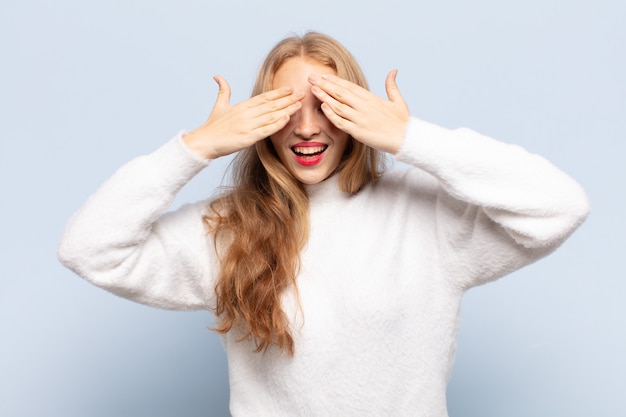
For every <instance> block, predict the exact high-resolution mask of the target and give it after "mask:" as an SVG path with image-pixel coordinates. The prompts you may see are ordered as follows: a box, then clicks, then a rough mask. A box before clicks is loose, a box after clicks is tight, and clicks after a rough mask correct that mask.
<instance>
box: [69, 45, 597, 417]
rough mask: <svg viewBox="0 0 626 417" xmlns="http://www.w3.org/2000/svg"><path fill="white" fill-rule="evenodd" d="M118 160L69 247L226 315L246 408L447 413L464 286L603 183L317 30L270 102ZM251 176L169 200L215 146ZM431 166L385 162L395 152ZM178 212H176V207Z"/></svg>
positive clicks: (548, 241) (146, 295)
mask: <svg viewBox="0 0 626 417" xmlns="http://www.w3.org/2000/svg"><path fill="white" fill-rule="evenodd" d="M215 79H216V81H217V83H218V85H219V92H218V95H217V100H216V102H215V105H214V107H213V110H212V112H211V115H210V116H209V118H208V120H207V121H206V122H205V123H204V124H203V125H202V126H200V127H199V128H198V129H196V130H193V131H191V132H189V133H184V132H182V133H180V134H178V135H177V136H176V137H175V138H173V139H172V140H171V141H170V142H168V143H166V144H165V145H163V146H162V147H161V148H159V149H157V150H156V151H154V152H153V153H151V154H149V155H146V156H143V157H140V158H137V159H135V160H133V161H131V162H129V163H128V164H126V165H125V166H123V167H122V168H121V169H120V170H119V171H118V172H116V173H115V174H114V175H113V177H112V178H110V179H109V180H108V181H107V182H106V183H105V184H104V185H103V186H102V187H101V188H100V189H99V190H98V191H97V192H96V193H95V194H94V195H93V196H92V197H91V198H90V199H89V200H88V201H87V203H86V204H85V205H84V207H83V208H82V209H81V210H79V211H78V212H77V213H76V214H75V215H74V217H73V218H72V219H71V221H70V223H69V225H68V226H67V229H66V232H65V235H64V237H63V239H62V241H61V244H60V247H59V257H60V259H61V261H62V262H63V263H64V264H65V265H67V266H68V267H69V268H71V269H73V270H74V271H76V273H78V274H79V275H81V276H83V277H85V278H86V279H88V280H89V281H91V282H92V283H94V284H95V285H98V286H100V287H103V288H105V289H107V290H109V291H111V292H113V293H115V294H117V295H120V296H122V297H126V298H129V299H131V300H134V301H137V302H140V303H144V304H148V305H152V306H156V307H161V308H167V309H178V310H191V309H207V310H211V311H213V312H214V313H215V316H216V330H217V331H218V332H220V333H221V336H222V338H223V342H224V346H225V349H226V351H227V355H228V363H229V374H230V388H231V401H230V403H231V413H232V415H233V416H235V417H246V416H274V417H276V416H290V417H293V416H359V417H362V416H377V417H378V416H391V415H392V416H424V417H426V416H428V417H433V416H446V415H447V411H446V399H445V392H446V385H447V381H448V376H449V374H450V370H451V366H452V362H453V358H454V349H455V343H456V333H457V320H458V314H459V307H460V304H461V299H462V296H463V294H464V292H465V291H466V290H467V289H468V288H470V287H473V286H476V285H479V284H482V283H485V282H488V281H491V280H494V279H497V278H499V277H501V276H503V275H505V274H507V273H509V272H511V271H513V270H515V269H518V268H520V267H523V266H524V265H527V264H529V263H531V262H533V261H535V260H537V259H539V258H541V257H542V256H544V255H547V254H548V253H550V252H551V251H553V250H554V249H556V248H557V247H558V246H559V245H560V244H561V243H562V242H563V241H564V240H565V239H566V238H567V237H568V236H569V235H570V234H571V233H572V232H573V231H574V230H575V229H576V228H577V227H578V226H579V225H580V224H581V223H582V222H583V220H584V219H585V217H586V215H587V212H588V204H587V200H586V197H585V194H584V192H583V191H582V190H581V189H580V187H579V186H578V185H577V184H576V183H575V182H574V181H573V180H571V179H570V178H569V177H568V176H567V175H565V174H563V173H562V172H561V171H559V170H558V169H556V168H555V167H554V166H552V165H551V164H550V163H549V162H547V161H546V160H545V159H543V158H541V157H539V156H536V155H532V154H529V153H528V152H526V151H525V150H523V149H521V148H520V147H517V146H513V145H507V144H504V143H501V142H498V141H496V140H494V139H491V138H488V137H485V136H483V135H481V134H478V133H476V132H474V131H471V130H469V129H457V130H449V129H446V128H442V127H439V126H436V125H433V124H430V123H428V122H425V121H422V120H420V119H418V118H415V117H411V116H410V114H409V110H408V108H407V106H406V104H405V102H404V100H403V99H402V96H401V94H400V92H399V90H398V86H397V85H396V71H392V72H390V73H389V75H388V76H387V79H386V82H385V87H386V91H387V98H386V99H383V98H380V97H377V96H376V95H374V94H372V93H370V92H369V91H368V90H367V84H366V81H365V78H364V76H363V74H362V72H361V69H360V68H359V66H358V64H357V62H356V60H355V59H354V58H353V57H352V56H351V55H350V53H349V52H348V51H347V50H346V49H345V48H344V47H343V46H341V45H340V44H339V43H338V42H337V41H335V40H334V39H332V38H330V37H328V36H325V35H322V34H319V33H308V34H306V35H304V36H303V37H292V38H288V39H285V40H283V41H282V42H280V43H279V44H278V45H277V46H276V47H275V48H274V49H273V50H272V51H271V52H270V53H269V55H268V56H267V58H266V60H265V62H264V64H263V66H262V68H261V70H260V72H259V75H258V78H257V81H256V84H255V87H254V91H253V94H252V98H250V99H248V100H246V101H244V102H242V103H239V104H236V105H231V104H230V87H229V85H228V83H227V81H226V80H225V79H223V78H221V77H215ZM234 152H238V155H237V156H236V158H235V161H234V168H233V169H234V173H233V174H234V175H233V185H232V187H231V188H229V189H228V190H227V191H225V192H224V193H222V194H221V195H219V196H218V197H217V198H215V199H213V200H211V201H207V202H200V203H196V204H190V205H187V206H184V207H182V208H181V209H179V210H177V211H174V212H168V213H165V211H166V210H167V208H168V206H169V205H170V203H171V201H172V200H173V198H174V197H175V195H176V193H177V192H178V190H179V189H180V188H181V187H182V186H183V185H184V184H185V183H186V182H188V181H189V180H190V179H191V178H192V177H193V176H194V175H195V174H197V173H198V172H199V171H201V170H202V169H204V168H205V167H206V166H207V165H209V164H210V161H211V160H214V159H217V158H220V157H222V156H224V155H228V154H231V153H234ZM383 154H389V155H392V156H393V157H394V158H396V159H397V160H399V161H403V162H405V163H407V164H409V165H412V166H413V168H411V169H407V170H389V171H387V172H385V171H384V169H383V165H382V160H381V156H382V155H383ZM164 213H165V214H164Z"/></svg>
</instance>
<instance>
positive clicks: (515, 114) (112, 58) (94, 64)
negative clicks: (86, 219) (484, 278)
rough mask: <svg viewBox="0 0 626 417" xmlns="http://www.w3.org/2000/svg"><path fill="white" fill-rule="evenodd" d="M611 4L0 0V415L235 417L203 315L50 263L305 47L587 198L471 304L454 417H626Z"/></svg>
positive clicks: (622, 101)
mask: <svg viewBox="0 0 626 417" xmlns="http://www.w3.org/2000/svg"><path fill="white" fill-rule="evenodd" d="M624 4H625V3H624V2H620V1H617V0H616V1H612V2H611V1H591V0H590V1H585V2H583V1H551V0H548V1H546V0H526V1H518V2H505V1H495V0H494V1H487V0H483V1H473V2H472V1H458V2H450V1H438V2H434V1H432V2H426V1H413V2H408V1H407V2H400V1H394V0H387V1H376V2H371V1H366V0H365V1H356V0H355V1H354V2H341V1H338V0H335V1H327V0H319V1H315V2H298V1H281V0H267V1H262V2H252V1H250V2H248V1H233V0H229V1H223V2H219V3H218V2H213V1H209V0H205V1H199V0H196V1H186V0H182V1H181V0H178V1H148V0H144V1H140V0H115V1H113V0H109V1H99V2H97V1H86V0H83V1H78V0H76V1H70V0H55V1H35V0H28V1H19V2H18V1H6V0H2V3H1V5H0V47H1V49H0V57H1V59H2V63H1V65H0V75H1V76H0V135H1V138H0V140H1V142H0V143H1V145H0V164H1V165H0V170H1V171H0V192H1V195H2V204H1V210H2V217H1V218H2V224H3V227H2V229H3V230H2V233H1V234H0V239H1V240H0V245H1V246H0V253H1V256H2V262H1V263H0V274H1V280H0V415H2V416H7V417H8V416H20V417H26V416H28V417H31V416H32V417H35V416H37V417H41V416H45V417H49V416H64V417H100V416H102V417H104V416H106V417H112V416H116V417H125V416H134V417H141V416H150V417H160V416H178V417H192V416H218V417H221V416H226V415H227V406H228V385H227V369H226V366H225V363H224V359H225V358H224V353H223V351H222V349H221V346H220V343H219V339H218V337H217V336H215V335H214V334H212V333H211V332H209V331H208V330H207V327H208V326H209V325H210V324H211V317H210V314H209V313H206V312H205V313H176V312H166V311H159V310H156V309H151V308H148V307H144V306H141V305H137V304H133V303H131V302H128V301H126V300H122V299H120V298H117V297H114V296H112V295H110V294H108V293H106V292H105V291H102V290H99V289H97V288H95V287H93V286H91V285H90V284H88V283H86V282H84V281H83V280H81V279H79V278H77V277H76V276H74V275H73V274H72V273H71V272H69V271H68V270H65V269H63V268H62V267H61V266H60V264H59V263H58V262H57V260H56V258H55V251H56V245H57V242H58V239H59V237H60V235H61V232H62V229H63V226H64V224H65V222H66V221H67V220H68V218H69V216H70V215H71V213H72V212H73V211H74V210H75V209H76V208H78V207H79V206H80V205H81V204H82V202H83V201H84V199H85V198H86V197H87V196H88V195H89V194H90V193H91V192H93V191H94V190H95V189H96V187H97V186H98V185H99V184H100V183H101V182H102V181H103V180H104V179H106V178H107V177H108V176H109V175H110V174H111V173H112V172H113V171H114V170H115V169H116V168H117V167H119V166H120V165H121V164H123V163H124V162H126V161H128V160H129V159H131V158H132V157H134V156H136V155H139V154H143V153H147V152H150V151H151V150H153V149H155V148H156V147H157V146H159V145H160V144H162V143H164V142H165V141H166V140H168V139H169V138H170V137H171V136H173V135H174V134H175V133H176V132H177V131H178V130H179V129H182V128H187V129H192V128H194V127H196V126H197V125H199V124H200V123H202V121H203V120H204V119H205V117H206V116H207V115H208V112H209V110H210V109H211V106H212V103H213V100H214V97H215V93H216V87H215V85H214V84H213V81H212V80H211V77H212V75H214V74H221V75H223V76H225V77H226V78H227V79H228V80H229V81H230V83H231V85H232V87H233V102H238V101H241V100H243V99H244V98H246V97H247V96H248V94H249V92H250V89H251V85H252V80H253V77H254V74H255V72H256V70H257V68H258V66H259V64H260V61H261V59H262V58H263V56H264V55H265V53H266V52H267V51H268V50H269V49H270V48H271V47H272V46H273V45H274V44H275V43H276V42H277V41H278V40H280V39H282V38H283V37H284V36H286V35H289V34H290V32H292V31H295V32H298V33H302V32H303V31H305V30H307V29H316V30H319V31H322V32H326V33H328V34H330V35H332V36H334V37H336V38H337V39H339V40H340V41H342V42H343V43H344V44H345V45H346V46H347V47H348V48H349V49H350V50H351V51H352V52H353V53H354V54H355V56H356V57H357V58H358V59H359V61H360V63H361V64H362V66H363V68H364V70H365V72H366V74H367V76H368V79H369V81H370V84H371V86H372V89H373V90H374V91H375V92H377V93H378V94H381V95H382V94H384V90H383V80H384V76H385V74H386V73H387V71H389V70H390V69H392V68H399V70H400V73H399V78H398V81H399V84H400V88H401V91H402V92H403V94H404V96H405V97H406V99H407V101H408V103H409V106H410V109H411V112H412V114H414V115H416V116H419V117H421V118H424V119H426V120H429V121H432V122H436V123H439V124H442V125H444V126H448V127H457V126H468V127H472V128H474V129H477V130H479V131H482V132H484V133H487V134H490V135H492V136H495V137H497V138H500V139H501V140H504V141H507V142H513V143H517V144H520V145H522V146H524V147H526V148H527V149H529V150H531V151H533V152H537V153H540V154H542V155H545V156H546V157H548V158H549V159H550V160H552V161H553V162H554V163H555V164H556V165H558V166H559V167H561V168H562V169H564V170H565V171H567V172H568V173H570V174H571V175H572V176H573V177H574V178H576V179H577V180H578V181H580V183H581V184H582V185H583V186H584V187H585V189H586V190H587V191H588V194H589V197H590V199H591V202H592V206H593V212H592V215H591V217H590V218H589V219H588V221H587V223H585V224H584V225H583V227H582V228H581V229H580V230H579V231H577V232H576V234H575V235H574V236H573V237H572V238H571V239H570V240H569V241H568V242H567V243H566V244H565V245H564V246H563V247H562V248H561V249H560V250H559V251H557V252H556V253H555V254H554V255H552V256H551V257H549V258H547V259H545V260H542V261H541V262H539V263H537V264H534V265H532V266H530V267H528V268H526V269H524V270H522V271H519V272H516V273H515V274H513V275H511V276H509V277H507V278H505V279H503V280H500V281H498V282H496V283H493V284H490V285H487V286H485V287H481V288H478V289H474V290H472V291H470V292H469V293H468V294H467V297H466V299H465V301H464V305H463V314H462V321H461V331H460V335H459V337H460V338H459V349H458V356H457V362H456V367H455V370H454V374H453V376H452V381H451V383H450V387H449V409H450V415H451V416H452V417H473V416H475V417H478V416H480V417H490V416H494V417H495V416H507V417H518V416H519V417H521V416H524V417H528V416H532V417H540V416H550V417H554V416H568V417H574V416H581V417H582V416H585V417H589V416H624V415H626V406H625V405H624V402H623V396H624V394H625V393H626V383H625V380H626V336H625V321H626V303H624V301H623V298H624V295H625V294H626V284H625V283H624V281H625V280H624V277H625V274H624V271H623V267H622V265H623V260H624V256H625V255H624V246H625V245H624V243H623V235H624V234H625V233H626V227H625V222H624V215H623V211H624V207H623V205H624V203H625V198H624V191H625V188H626V187H625V186H624V181H625V180H626V163H625V162H624V155H626V145H625V143H626V82H625V80H624V74H626V61H625V58H624V57H625V56H626V25H625V23H624V22H625V21H626V9H625V7H624ZM224 164H225V162H224V161H222V162H221V163H216V164H215V165H214V166H213V167H211V168H210V169H208V170H206V171H204V172H203V173H202V174H200V175H199V176H198V177H197V178H196V179H194V181H193V182H192V183H190V184H189V186H188V187H186V188H185V189H184V190H183V192H182V194H181V196H180V198H179V200H177V203H176V205H179V204H180V202H182V201H190V200H197V199H200V198H203V197H206V196H208V195H209V194H210V193H211V192H212V190H213V189H214V188H215V187H216V185H217V184H218V183H219V182H220V180H221V177H222V173H223V170H224ZM364 228H365V229H367V225H364ZM320 401H324V399H323V398H320Z"/></svg>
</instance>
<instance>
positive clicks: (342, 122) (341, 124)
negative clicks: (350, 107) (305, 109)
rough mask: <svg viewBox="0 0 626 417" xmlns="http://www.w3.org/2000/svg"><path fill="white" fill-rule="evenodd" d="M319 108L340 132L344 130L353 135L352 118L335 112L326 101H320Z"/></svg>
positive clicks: (354, 126) (354, 125) (353, 124)
mask: <svg viewBox="0 0 626 417" xmlns="http://www.w3.org/2000/svg"><path fill="white" fill-rule="evenodd" d="M321 108H322V111H323V112H324V115H325V116H326V118H327V119H328V120H329V121H330V122H331V123H332V124H333V126H335V127H336V128H337V129H339V130H341V131H342V132H345V133H347V134H349V135H351V136H353V137H354V136H355V132H356V131H355V129H356V124H355V123H354V122H353V121H352V120H350V119H347V118H345V117H342V116H340V115H339V114H337V113H336V112H335V111H334V110H333V108H332V107H331V106H330V105H329V104H328V103H322V106H321Z"/></svg>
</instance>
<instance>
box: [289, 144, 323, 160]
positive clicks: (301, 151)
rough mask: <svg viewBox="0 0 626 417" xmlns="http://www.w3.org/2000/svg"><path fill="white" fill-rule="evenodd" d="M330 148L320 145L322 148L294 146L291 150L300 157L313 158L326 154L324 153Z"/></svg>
mask: <svg viewBox="0 0 626 417" xmlns="http://www.w3.org/2000/svg"><path fill="white" fill-rule="evenodd" d="M326 148H328V145H320V146H292V147H291V150H292V152H293V153H295V154H296V155H298V156H301V157H307V156H308V157H312V156H318V155H321V154H322V153H324V151H325V150H326Z"/></svg>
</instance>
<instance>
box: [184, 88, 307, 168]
mask: <svg viewBox="0 0 626 417" xmlns="http://www.w3.org/2000/svg"><path fill="white" fill-rule="evenodd" d="M214 80H215V81H216V82H217V84H218V85H219V92H218V93H217V99H216V100H215V105H214V106H213V110H211V114H210V115H209V118H208V119H207V121H206V122H204V124H203V125H202V126H200V127H199V128H197V129H196V130H194V131H192V132H190V133H187V134H185V135H184V136H183V140H184V141H185V143H186V144H187V146H189V148H190V149H191V150H192V151H193V152H194V153H196V154H198V155H199V156H201V157H203V158H207V159H216V158H219V157H221V156H225V155H229V154H231V153H233V152H237V151H239V150H241V149H244V148H247V147H249V146H252V145H254V144H255V143H256V142H258V141H259V140H261V139H265V138H267V137H268V136H270V135H272V134H274V133H276V132H278V131H279V130H280V129H282V128H283V127H284V126H285V125H286V124H287V123H288V122H289V119H290V117H291V116H292V115H293V114H294V113H295V112H297V111H298V110H300V107H302V103H301V100H302V99H303V98H304V94H303V93H302V92H299V93H296V92H294V91H293V88H291V87H285V88H280V89H278V90H271V91H268V92H265V93H263V94H259V95H258V96H255V97H252V98H250V99H248V100H245V101H242V102H241V103H239V104H236V105H234V106H231V105H230V86H229V85H228V82H227V81H226V79H224V78H223V77H220V76H215V77H214Z"/></svg>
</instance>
